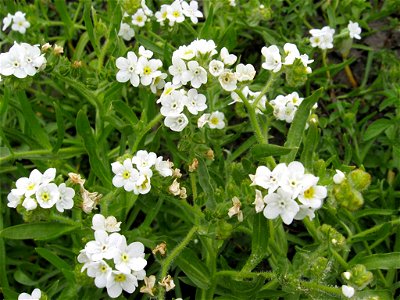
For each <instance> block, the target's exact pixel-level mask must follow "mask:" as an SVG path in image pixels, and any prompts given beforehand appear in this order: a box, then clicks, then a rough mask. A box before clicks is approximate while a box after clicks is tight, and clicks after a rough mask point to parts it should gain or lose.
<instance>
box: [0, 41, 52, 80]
mask: <svg viewBox="0 0 400 300" xmlns="http://www.w3.org/2000/svg"><path fill="white" fill-rule="evenodd" d="M46 62H47V61H46V58H45V57H44V54H41V52H40V48H39V46H38V45H34V46H31V45H29V44H27V43H21V44H18V43H16V42H15V43H14V45H13V46H12V47H11V48H10V50H9V51H8V52H6V53H1V54H0V74H1V75H4V76H11V75H14V76H15V77H17V78H25V77H26V76H34V75H35V74H36V73H37V72H38V71H40V70H42V69H43V68H44V67H45V66H46Z"/></svg>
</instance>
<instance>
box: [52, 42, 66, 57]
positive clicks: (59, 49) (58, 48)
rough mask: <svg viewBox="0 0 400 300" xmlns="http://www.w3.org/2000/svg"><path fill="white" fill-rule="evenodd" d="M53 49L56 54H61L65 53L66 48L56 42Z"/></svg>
mask: <svg viewBox="0 0 400 300" xmlns="http://www.w3.org/2000/svg"><path fill="white" fill-rule="evenodd" d="M53 51H54V54H55V55H60V54H62V53H64V48H63V47H61V46H59V45H57V44H55V45H54V50H53Z"/></svg>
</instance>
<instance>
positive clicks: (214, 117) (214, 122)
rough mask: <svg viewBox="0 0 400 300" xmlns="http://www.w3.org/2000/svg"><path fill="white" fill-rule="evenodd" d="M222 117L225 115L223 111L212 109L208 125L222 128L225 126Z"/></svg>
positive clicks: (213, 127)
mask: <svg viewBox="0 0 400 300" xmlns="http://www.w3.org/2000/svg"><path fill="white" fill-rule="evenodd" d="M224 118H225V115H224V113H223V112H219V111H214V112H212V113H211V114H210V118H209V120H208V126H210V128H212V129H222V128H224V127H225V122H224Z"/></svg>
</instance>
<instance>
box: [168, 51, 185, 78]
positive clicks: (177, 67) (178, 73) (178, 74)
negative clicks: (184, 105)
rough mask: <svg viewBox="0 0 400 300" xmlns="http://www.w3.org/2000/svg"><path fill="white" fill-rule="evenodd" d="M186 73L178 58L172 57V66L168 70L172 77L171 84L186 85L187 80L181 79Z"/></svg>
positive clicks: (182, 63) (182, 62)
mask: <svg viewBox="0 0 400 300" xmlns="http://www.w3.org/2000/svg"><path fill="white" fill-rule="evenodd" d="M186 71H187V67H186V63H185V62H184V61H183V60H182V59H181V58H180V57H179V56H172V65H171V66H170V67H169V68H168V72H169V73H170V74H171V75H172V76H173V78H172V83H173V84H186V83H187V80H185V79H183V74H184V72H186Z"/></svg>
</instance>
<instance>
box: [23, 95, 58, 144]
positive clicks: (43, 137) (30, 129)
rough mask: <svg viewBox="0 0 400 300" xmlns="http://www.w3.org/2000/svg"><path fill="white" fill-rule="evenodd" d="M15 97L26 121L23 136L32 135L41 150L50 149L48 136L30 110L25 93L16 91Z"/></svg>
mask: <svg viewBox="0 0 400 300" xmlns="http://www.w3.org/2000/svg"><path fill="white" fill-rule="evenodd" d="M17 97H18V99H19V101H20V103H21V110H22V113H23V115H24V118H25V121H26V124H25V125H26V126H25V128H26V130H25V134H28V135H32V136H34V137H35V138H36V140H37V142H38V144H39V145H41V146H42V147H43V148H47V149H50V148H51V144H50V141H49V136H48V134H47V133H46V131H45V130H44V128H43V127H42V126H41V125H40V123H39V120H38V119H37V117H36V115H35V113H34V112H33V110H32V106H31V104H30V103H29V101H28V98H27V97H26V94H25V91H18V92H17Z"/></svg>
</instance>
